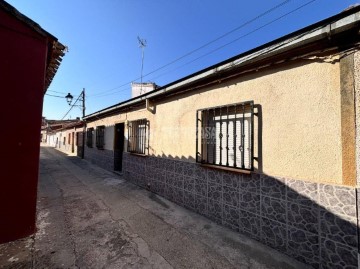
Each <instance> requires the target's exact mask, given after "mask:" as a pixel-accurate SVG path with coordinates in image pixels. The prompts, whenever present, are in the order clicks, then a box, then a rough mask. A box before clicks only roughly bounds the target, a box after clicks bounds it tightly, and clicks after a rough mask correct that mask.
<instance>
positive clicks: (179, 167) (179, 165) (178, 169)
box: [175, 161, 185, 175]
mask: <svg viewBox="0 0 360 269" xmlns="http://www.w3.org/2000/svg"><path fill="white" fill-rule="evenodd" d="M184 168H185V163H184V162H181V161H175V173H177V174H180V175H183V174H184Z"/></svg>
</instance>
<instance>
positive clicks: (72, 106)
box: [61, 94, 81, 120]
mask: <svg viewBox="0 0 360 269" xmlns="http://www.w3.org/2000/svg"><path fill="white" fill-rule="evenodd" d="M80 96H81V94H80V95H79V96H78V98H77V99H76V101H75V102H74V104H72V105H71V107H70V109H69V110H68V111H67V112H66V114H65V115H64V117H62V118H61V120H63V119H64V118H65V117H66V115H67V114H69V112H70V111H71V109H73V108H74V106H75V105H76V103H77V101H79V99H80Z"/></svg>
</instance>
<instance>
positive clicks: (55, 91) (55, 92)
mask: <svg viewBox="0 0 360 269" xmlns="http://www.w3.org/2000/svg"><path fill="white" fill-rule="evenodd" d="M47 91H48V92H55V93H61V94H66V92H58V91H53V90H47Z"/></svg>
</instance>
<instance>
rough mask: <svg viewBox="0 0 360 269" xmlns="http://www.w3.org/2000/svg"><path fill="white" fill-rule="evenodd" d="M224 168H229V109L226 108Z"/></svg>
mask: <svg viewBox="0 0 360 269" xmlns="http://www.w3.org/2000/svg"><path fill="white" fill-rule="evenodd" d="M226 114H227V117H226V166H229V107H226Z"/></svg>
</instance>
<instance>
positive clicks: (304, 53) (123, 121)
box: [84, 7, 360, 268]
mask: <svg viewBox="0 0 360 269" xmlns="http://www.w3.org/2000/svg"><path fill="white" fill-rule="evenodd" d="M359 25H360V7H355V8H352V9H350V10H348V11H345V12H342V13H340V14H338V15H336V16H333V17H331V18H328V19H326V20H324V21H321V22H318V23H316V24H314V25H311V26H308V27H306V28H304V29H301V30H299V31H297V32H294V33H291V34H289V35H287V36H284V37H282V38H280V39H277V40H274V41H272V42H270V43H268V44H265V45H262V46H260V47H258V48H254V49H252V50H250V51H248V52H245V53H242V54H240V55H238V56H235V57H233V58H231V59H228V60H226V61H224V62H221V63H218V64H216V65H214V66H210V67H208V68H206V69H204V70H201V71H199V72H197V73H195V74H192V75H190V76H187V77H185V78H183V79H180V80H177V81H175V82H172V83H170V84H168V85H165V86H163V87H160V88H157V89H156V90H154V91H151V92H147V93H145V94H142V95H141V96H139V97H135V98H132V99H130V100H127V101H124V102H122V103H119V104H116V105H113V106H111V107H107V108H104V109H102V110H100V111H98V112H95V113H92V114H90V115H87V116H86V117H84V119H85V120H86V123H87V141H86V145H87V146H86V147H85V159H87V160H90V161H91V162H93V163H95V164H97V165H99V166H101V167H103V168H105V169H108V170H115V171H120V172H122V173H123V175H124V177H125V178H126V179H127V180H128V181H130V182H133V183H134V184H137V185H139V186H141V187H144V188H147V189H149V190H150V191H152V192H154V193H156V194H158V195H161V196H164V197H165V198H167V199H169V200H171V201H174V202H175V203H177V204H179V205H181V206H184V207H186V208H188V209H190V210H193V211H195V212H197V213H199V214H201V215H204V216H206V217H207V218H209V219H211V220H213V221H214V222H216V223H218V224H222V225H224V226H226V227H228V228H230V229H233V230H235V231H239V232H240V233H243V234H246V235H247V236H250V237H251V238H254V239H256V240H258V241H260V242H262V243H264V244H266V245H268V246H270V247H272V248H275V249H277V250H279V251H282V252H284V253H286V254H287V255H290V256H292V257H294V258H296V259H298V260H299V261H301V262H305V263H307V264H310V265H311V266H313V267H314V268H358V259H359V258H358V249H359V240H358V234H360V233H359V232H358V231H359V229H358V223H359V215H358V212H359V209H360V208H359V206H360V200H359V199H360V197H359V195H358V187H359V185H360V48H359V42H360V35H359V30H360V26H359ZM94 145H96V146H94Z"/></svg>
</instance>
